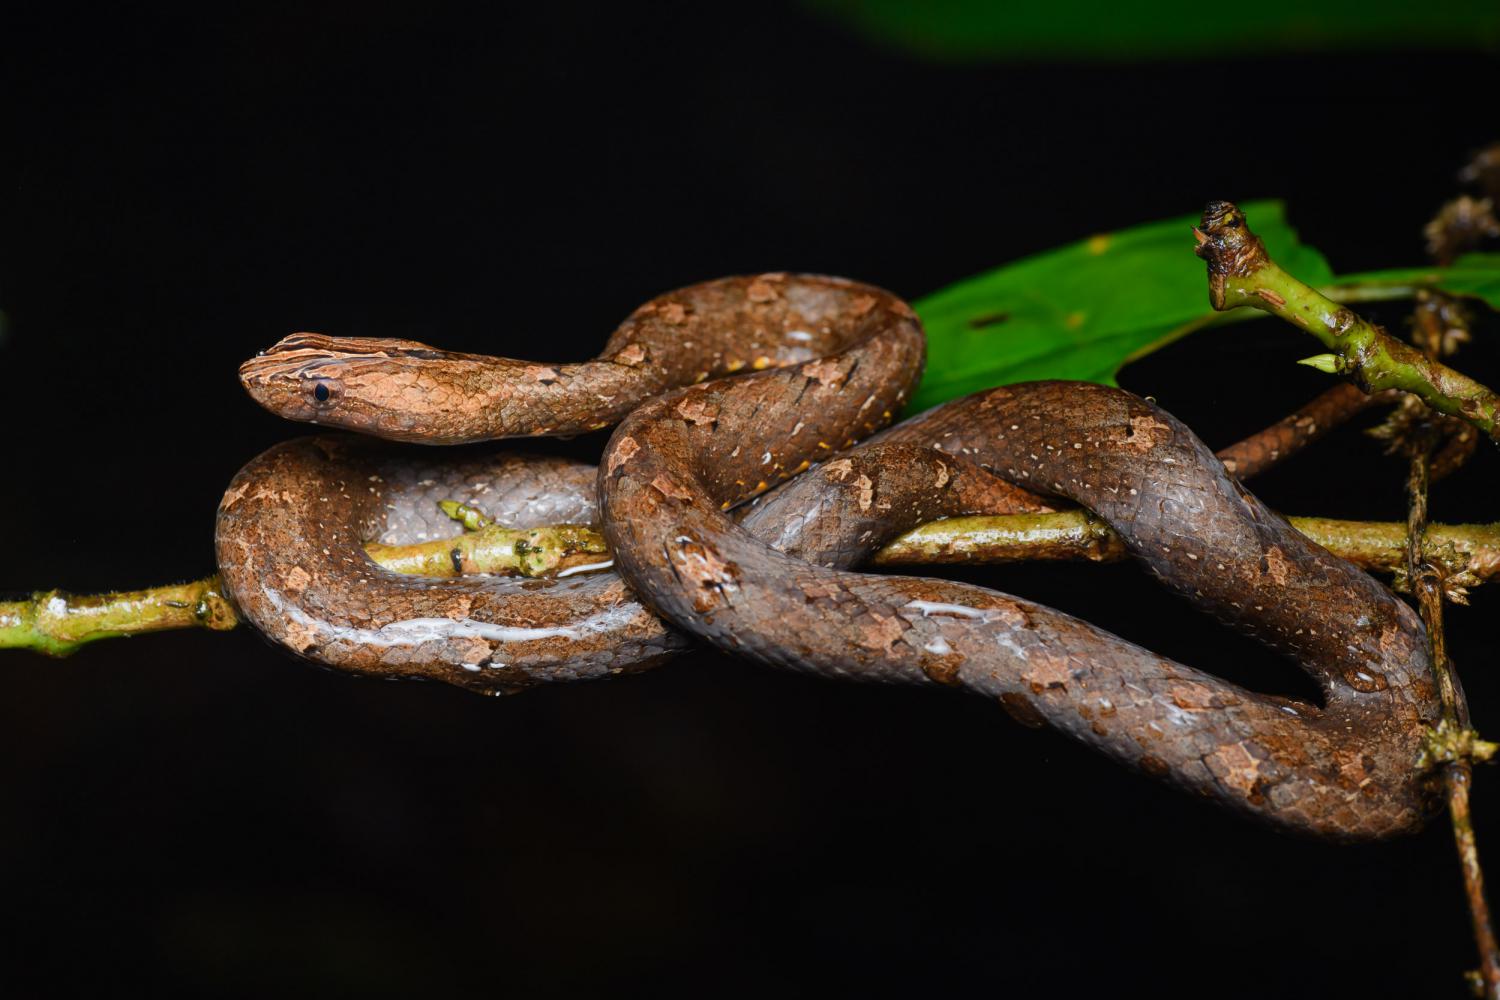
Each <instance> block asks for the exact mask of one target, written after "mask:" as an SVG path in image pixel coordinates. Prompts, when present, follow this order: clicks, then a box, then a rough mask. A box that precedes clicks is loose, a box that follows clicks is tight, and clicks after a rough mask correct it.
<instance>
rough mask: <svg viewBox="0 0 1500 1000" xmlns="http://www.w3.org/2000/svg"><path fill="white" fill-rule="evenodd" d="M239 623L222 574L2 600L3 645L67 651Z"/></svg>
mask: <svg viewBox="0 0 1500 1000" xmlns="http://www.w3.org/2000/svg"><path fill="white" fill-rule="evenodd" d="M237 624H239V614H238V613H237V612H236V611H235V608H234V605H233V604H231V603H230V602H229V599H228V598H226V597H225V596H224V593H223V588H222V586H221V585H220V583H219V578H218V577H217V576H211V577H208V578H207V579H205V580H195V581H194V582H192V583H178V584H172V585H170V586H166V587H153V588H151V589H149V590H129V591H116V592H114V593H110V594H94V595H89V596H82V597H80V596H76V595H73V594H68V593H64V592H63V591H61V590H49V591H41V592H38V593H35V594H32V595H31V599H30V600H26V601H0V649H31V650H35V651H36V652H39V653H45V654H47V655H48V656H67V655H68V654H70V653H75V652H77V651H78V650H79V649H80V648H81V647H83V646H85V645H87V644H88V643H91V642H95V641H97V640H99V639H112V638H115V637H116V636H123V635H140V634H141V633H144V632H161V631H165V630H167V629H177V628H208V629H215V630H224V629H231V628H234V627H235V625H237Z"/></svg>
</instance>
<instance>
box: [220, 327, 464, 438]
mask: <svg viewBox="0 0 1500 1000" xmlns="http://www.w3.org/2000/svg"><path fill="white" fill-rule="evenodd" d="M473 360H474V359H473V358H472V356H470V355H465V354H455V353H451V352H448V351H440V350H437V349H435V348H433V347H429V346H428V345H426V344H423V343H420V342H418V341H415V340H393V339H385V338H373V337H325V336H322V335H320V334H316V333H294V334H292V335H291V336H290V337H286V338H284V339H282V340H281V341H280V342H278V343H277V344H276V345H275V346H273V347H271V348H270V349H269V350H265V351H262V352H261V353H260V354H257V355H256V356H255V357H253V358H251V359H250V360H249V361H246V362H245V363H244V364H243V365H241V366H240V384H242V385H243V386H244V387H245V391H246V392H248V393H250V396H251V398H252V399H254V400H255V401H256V402H257V403H259V404H260V405H261V406H263V407H265V408H266V409H268V410H270V411H271V412H272V413H275V414H276V415H278V416H281V417H285V418H286V419H288V420H299V421H303V422H305V423H312V424H318V425H320V426H325V427H336V428H341V429H343V430H350V431H358V432H359V433H362V434H372V435H375V436H377V437H383V438H389V439H391V440H396V441H422V442H425V443H454V442H456V441H461V440H473V437H471V436H469V435H468V434H465V433H463V424H464V421H463V419H462V418H463V417H464V416H465V413H464V410H465V409H466V405H465V404H466V403H467V402H468V401H467V400H466V399H465V398H463V397H462V395H461V394H457V393H453V392H449V391H443V389H444V387H443V386H442V385H441V384H438V383H437V382H436V380H434V379H433V376H432V372H433V370H434V365H433V363H434V362H440V363H442V364H441V365H440V366H439V367H440V368H441V369H443V370H445V371H457V372H459V373H461V372H462V371H463V369H465V368H466V367H468V366H469V365H470V364H471V363H472V361H473ZM455 430H456V431H458V433H457V434H456V435H455V433H454V431H455Z"/></svg>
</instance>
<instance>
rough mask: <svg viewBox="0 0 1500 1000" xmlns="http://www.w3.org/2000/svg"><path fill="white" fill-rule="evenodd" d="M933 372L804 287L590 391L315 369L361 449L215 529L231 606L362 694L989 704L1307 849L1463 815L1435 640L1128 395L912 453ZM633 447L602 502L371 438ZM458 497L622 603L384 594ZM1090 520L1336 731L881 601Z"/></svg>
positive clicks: (347, 346) (559, 470) (319, 453)
mask: <svg viewBox="0 0 1500 1000" xmlns="http://www.w3.org/2000/svg"><path fill="white" fill-rule="evenodd" d="M923 355H924V341H923V336H922V331H921V326H920V323H919V321H918V320H917V318H916V315H915V313H914V312H913V311H912V310H911V308H910V307H909V306H908V305H906V303H904V302H903V301H901V300H900V299H899V298H897V297H895V296H894V295H891V294H890V293H887V292H884V291H882V290H880V289H876V288H873V287H871V286H868V285H862V284H859V283H855V282H851V281H847V280H844V279H837V278H827V277H820V276H811V275H790V274H769V275H756V276H746V277H738V278H728V279H720V280H718V281H712V282H705V283H703V284H700V285H694V286H690V287H688V288H685V289H679V290H678V291H675V292H672V293H668V294H667V295H664V296H661V297H658V298H656V299H653V300H651V301H650V302H648V303H646V304H645V305H643V306H641V307H640V308H639V309H637V310H636V311H635V313H633V314H632V315H631V316H630V317H629V318H628V319H627V320H626V321H625V323H623V324H622V325H621V326H620V327H619V329H617V331H616V332H615V334H614V335H613V336H612V337H611V338H610V340H609V342H608V344H607V345H606V347H605V349H604V351H603V352H602V353H601V355H600V356H599V357H598V358H596V359H595V360H593V361H589V362H584V363H582V364H576V365H563V364H558V365H551V364H537V363H528V362H521V361H515V360H511V359H502V358H488V357H484V356H476V355H461V354H452V353H449V352H444V351H439V350H436V349H434V348H432V347H429V346H427V345H424V344H419V343H417V342H413V341H392V340H374V339H368V338H341V337H322V336H316V335H311V334H297V335H293V336H292V337H289V338H286V339H285V340H283V341H282V342H281V343H279V344H277V345H275V346H274V347H273V348H271V349H270V350H268V351H266V352H264V353H263V354H261V355H259V356H257V357H256V358H253V359H251V360H250V361H248V362H246V364H245V366H244V367H243V368H242V369H241V379H242V382H243V383H244V384H245V386H246V388H247V390H248V391H249V392H250V394H251V396H252V397H254V398H255V399H256V400H257V401H258V402H260V403H261V404H262V405H264V406H266V407H267V408H269V409H271V410H272V411H273V412H276V413H279V414H281V415H283V416H288V417H291V418H293V419H298V420H303V421H309V422H315V423H317V424H319V425H321V426H325V427H330V428H334V429H336V430H339V431H345V432H347V431H354V432H358V433H357V435H350V434H347V433H345V434H321V435H319V436H316V437H313V438H306V439H301V440H297V441H292V442H287V443H284V444H282V445H278V446H276V447H273V448H272V449H270V450H269V451H268V452H266V453H265V454H263V455H262V456H260V457H258V458H257V459H255V460H253V461H252V462H251V463H250V464H249V465H247V466H246V467H245V468H244V469H243V470H241V472H240V473H239V474H238V475H237V476H236V477H235V479H234V481H233V482H231V484H230V487H229V489H228V491H227V492H226V494H225V497H224V500H223V501H222V502H221V505H220V510H219V515H218V520H217V528H216V548H217V555H218V560H219V565H220V570H221V574H222V576H223V580H224V583H225V586H226V588H227V590H228V592H229V594H230V596H231V597H232V599H233V600H235V602H236V603H237V604H238V606H239V607H240V608H241V609H242V611H244V612H245V614H246V616H247V617H248V618H249V619H250V620H251V621H252V622H253V623H254V624H255V625H256V626H257V627H258V628H259V629H260V630H261V631H262V632H263V633H265V634H267V635H268V636H269V637H271V638H272V639H273V641H276V642H278V643H280V644H281V645H283V646H285V647H287V648H289V649H291V650H292V651H294V652H295V653H297V654H298V655H301V656H303V657H306V658H309V659H313V660H315V661H317V662H321V663H324V664H326V665H329V666H334V667H338V668H341V669H346V670H351V671H354V672H358V673H366V674H373V675H377V676H386V677H420V678H430V679H439V680H445V681H449V682H450V683H455V684H459V685H461V686H464V687H468V688H471V689H475V690H480V691H484V692H487V693H504V692H508V691H513V690H517V689H520V688H524V687H527V686H529V685H532V684H537V683H544V682H550V681H570V680H582V679H589V678H595V677H603V676H608V675H612V674H619V673H626V672H631V671H634V670H639V669H645V668H646V667H649V666H650V665H652V664H654V663H656V662H659V661H660V660H662V659H664V658H665V657H667V656H670V655H672V654H673V653H676V652H678V651H680V650H682V649H684V648H687V646H688V645H690V644H692V643H694V642H705V643H708V644H710V645H712V646H714V647H717V648H719V649H722V650H725V651H727V652H729V653H731V654H733V655H736V656H740V657H746V658H749V659H751V660H754V661H758V662H762V663H765V664H768V665H772V666H775V667H780V668H784V669H792V670H799V671H804V672H808V673H812V674H815V675H818V676H822V677H829V678H836V679H852V680H862V681H876V682H892V683H905V684H917V685H936V686H940V687H951V688H957V689H963V690H966V691H969V692H972V693H975V694H978V695H981V696H984V697H988V698H992V699H994V700H995V701H996V702H998V704H999V705H1000V707H1002V708H1003V709H1004V710H1005V711H1006V712H1007V713H1008V714H1009V715H1010V716H1011V717H1012V718H1014V719H1016V720H1017V721H1018V722H1021V723H1022V724H1025V725H1028V726H1050V727H1052V728H1053V729H1056V730H1058V731H1060V732H1062V733H1064V734H1066V735H1067V736H1069V737H1071V738H1073V739H1076V740H1078V741H1080V742H1082V743H1084V744H1086V745H1089V746H1091V747H1093V748H1094V749H1096V750H1098V751H1100V752H1101V753H1103V754H1104V755H1106V756H1108V757H1110V758H1112V759H1114V760H1116V761H1118V762H1120V763H1122V764H1124V765H1126V766H1128V767H1131V768H1133V769H1135V770H1137V771H1139V772H1141V773H1144V774H1146V775H1148V776H1151V777H1154V778H1157V779H1159V780H1162V781H1164V782H1166V783H1168V784H1171V785H1174V786H1176V787H1178V788H1181V789H1183V790H1185V791H1187V792H1190V793H1192V794H1195V795H1198V796H1201V797H1203V798H1205V799H1209V800H1211V801H1214V802H1216V803H1218V804H1219V805H1221V806H1224V807H1227V808H1229V809H1231V810H1233V811H1236V812H1239V813H1241V814H1244V815H1247V816H1249V817H1252V818H1254V819H1256V820H1258V821H1260V822H1263V823H1266V824H1269V825H1271V826H1273V827H1277V828H1280V829H1283V830H1287V831H1291V832H1295V833H1300V834H1305V835H1311V836H1316V837H1321V838H1327V839H1333V840H1341V841H1354V840H1370V839H1378V838H1384V837H1389V836H1393V835H1397V834H1401V833H1407V832H1411V831H1414V830H1416V829H1418V828H1420V827H1421V826H1422V825H1423V824H1424V822H1425V821H1426V819H1427V817H1428V816H1429V815H1430V814H1431V812H1432V809H1433V805H1434V801H1435V795H1434V793H1435V786H1436V782H1435V779H1434V778H1433V776H1432V774H1431V773H1430V772H1429V771H1427V770H1425V769H1424V768H1423V767H1422V766H1421V765H1420V759H1421V756H1422V747H1423V739H1424V734H1425V733H1426V732H1427V731H1428V727H1430V726H1432V725H1434V724H1435V723H1436V722H1437V720H1438V718H1439V716H1440V712H1441V707H1440V703H1439V697H1438V694H1437V690H1436V686H1435V683H1434V681H1433V675H1432V671H1431V667H1430V662H1429V657H1428V651H1427V641H1426V635H1425V631H1424V629H1423V626H1422V624H1421V621H1420V619H1419V618H1418V617H1417V615H1416V614H1415V613H1414V612H1413V611H1412V610H1411V608H1410V607H1408V606H1407V605H1406V604H1405V603H1404V602H1402V601H1401V600H1400V599H1399V598H1397V597H1396V596H1395V595H1394V594H1392V593H1391V592H1390V591H1389V590H1388V589H1387V588H1385V587H1384V586H1383V585H1381V584H1380V583H1379V582H1378V581H1376V580H1374V579H1373V578H1371V577H1370V576H1368V575H1367V574H1365V573H1363V572H1361V571H1360V570H1358V569H1357V568H1355V567H1353V566H1352V565H1350V564H1349V563H1347V562H1345V561H1343V560H1341V559H1339V558H1337V557H1335V556H1333V555H1331V554H1330V553H1328V552H1327V551H1325V550H1323V549H1322V548H1320V547H1318V546H1317V545H1315V544H1314V543H1312V542H1310V541H1309V540H1307V539H1305V538H1304V537H1303V536H1301V535H1300V534H1298V533H1297V532H1296V531H1295V530H1294V529H1292V528H1291V527H1290V526H1289V525H1288V524H1287V523H1286V521H1285V520H1284V519H1282V518H1281V517H1280V516H1279V515H1277V514H1276V513H1274V512H1273V511H1271V510H1270V509H1269V508H1267V507H1266V506H1265V505H1264V504H1262V503H1261V502H1260V501H1259V500H1258V499H1257V498H1255V496H1254V495H1253V494H1251V493H1250V492H1249V491H1248V490H1247V489H1246V488H1245V487H1244V486H1243V485H1242V483H1241V481H1240V480H1241V478H1243V477H1244V476H1245V475H1246V474H1247V470H1246V469H1244V468H1241V469H1240V470H1239V475H1236V474H1235V473H1232V472H1231V471H1230V470H1229V469H1228V468H1226V465H1225V462H1224V461H1222V460H1221V459H1220V458H1218V457H1215V455H1214V454H1213V452H1211V451H1210V450H1209V449H1208V448H1207V446H1206V445H1204V444H1203V443H1202V442H1201V441H1200V440H1199V439H1198V438H1197V437H1196V436H1195V435H1194V434H1193V433H1192V431H1191V430H1189V429H1188V428H1187V427H1186V426H1185V425H1183V424H1182V423H1181V422H1180V421H1178V420H1177V419H1176V418H1175V417H1173V416H1171V415H1170V414H1169V413H1167V412H1166V411H1165V410H1163V409H1162V408H1160V407H1159V406H1157V405H1156V404H1155V403H1154V402H1152V401H1150V400H1147V399H1142V398H1140V397H1137V396H1135V395H1133V394H1131V393H1128V392H1125V391H1124V390H1121V389H1117V388H1113V387H1107V386H1102V385H1097V384H1092V383H1079V382H1055V381H1054V382H1035V383H1023V384H1019V385H1012V386H1003V387H999V388H995V389H992V390H988V391H985V392H981V393H978V394H975V395H973V396H970V397H966V398H964V399H961V400H956V401H954V402H951V403H947V404H944V405H942V406H939V407H937V408H936V409H933V410H930V411H928V412H927V413H925V414H921V415H918V416H917V417H915V418H912V419H910V420H907V421H905V422H903V423H901V424H898V425H896V426H894V427H890V426H888V425H889V424H890V423H891V421H892V417H893V414H894V413H896V412H899V410H900V409H901V408H902V406H903V405H904V403H905V401H906V399H907V397H908V396H909V394H910V392H911V391H912V388H913V387H914V385H915V383H916V380H917V378H918V377H919V374H920V371H921V367H922V363H923ZM728 376H733V377H728ZM610 423H618V426H617V427H616V428H615V430H614V432H613V434H612V435H611V437H610V438H609V442H608V444H607V445H606V446H605V449H604V453H603V456H602V460H601V462H600V464H599V465H598V467H597V470H595V469H591V468H590V467H588V466H587V465H584V464H582V463H573V462H568V461H565V460H561V459H556V458H537V457H520V456H516V455H509V454H502V455H489V454H478V455H475V454H471V453H469V452H466V451H461V452H460V453H457V454H455V453H447V454H444V455H442V456H441V457H438V456H437V455H435V454H434V453H433V452H431V451H427V450H422V449H417V450H416V451H415V452H413V450H412V449H410V448H402V447H398V446H394V445H390V444H385V443H382V442H380V441H376V440H371V437H370V436H371V435H373V436H376V437H384V438H388V439H392V440H394V441H397V442H405V443H408V444H409V443H412V442H420V443H450V444H451V443H464V442H473V441H476V440H483V439H489V438H499V437H516V436H534V435H548V434H552V435H563V434H573V433H579V432H581V431H584V430H593V429H598V428H599V427H600V426H601V425H604V426H607V425H609V424H610ZM861 441H862V443H861ZM1254 460H1255V456H1254V455H1249V454H1241V455H1240V456H1239V457H1238V458H1237V459H1236V460H1235V461H1234V464H1236V465H1239V464H1240V463H1253V461H1254ZM447 498H452V499H461V500H464V501H465V502H469V503H472V504H474V505H477V506H479V507H481V508H483V509H484V510H485V511H486V512H487V513H488V514H489V515H490V516H491V517H492V518H494V519H495V520H496V521H497V522H498V523H502V524H509V525H512V526H517V527H522V526H528V525H533V524H539V523H547V522H556V521H568V520H590V521H597V522H598V523H599V524H601V525H602V530H603V532H604V534H605V536H606V537H607V539H608V541H609V544H610V549H611V552H612V554H613V558H614V568H613V571H611V572H601V573H590V574H580V575H577V576H572V577H568V578H556V579H539V580H524V581H518V580H514V579H508V578H491V577H476V576H468V577H458V578H453V579H444V580H435V579H425V578H416V577H404V576H400V575H397V574H390V573H386V572H384V571H383V570H381V569H380V568H379V567H376V566H375V565H374V564H373V563H372V562H370V560H369V559H368V557H367V556H366V555H365V553H364V551H363V544H364V543H365V542H366V541H370V540H381V541H385V542H388V543H401V542H403V541H411V540H416V539H419V538H422V537H443V536H444V535H445V534H447V535H451V534H453V533H454V532H455V528H454V526H452V525H451V523H450V524H448V525H445V524H444V523H443V522H444V520H445V518H444V516H443V515H441V514H440V513H438V511H437V507H436V504H435V503H434V501H435V500H436V499H447ZM1060 503H1072V504H1077V505H1079V506H1082V507H1084V508H1085V509H1087V510H1089V511H1090V512H1091V513H1092V515H1093V516H1096V517H1098V518H1100V519H1101V520H1103V521H1104V522H1106V523H1108V524H1109V525H1110V526H1111V527H1112V528H1114V529H1115V531H1116V532H1117V533H1118V534H1119V535H1120V536H1121V537H1122V538H1123V539H1124V541H1125V544H1126V546H1127V547H1128V548H1129V550H1130V551H1131V553H1132V554H1133V555H1134V556H1135V557H1136V558H1137V559H1138V560H1139V562H1140V563H1141V564H1142V565H1143V566H1144V567H1145V568H1146V569H1147V571H1148V572H1149V573H1151V574H1152V575H1154V576H1155V577H1157V578H1158V579H1159V580H1161V581H1162V583H1163V584H1164V585H1165V586H1167V587H1168V588H1170V589H1172V590H1173V591H1175V592H1177V593H1178V594H1180V595H1181V596H1182V597H1184V598H1186V599H1187V601H1188V602H1190V603H1191V604H1193V605H1194V606H1196V607H1198V608H1200V609H1202V610H1204V611H1206V612H1208V613H1210V614H1212V615H1214V616H1216V617H1218V618H1219V619H1221V620H1222V621H1225V622H1226V623H1228V624H1230V625H1231V626H1233V627H1236V628H1238V629H1240V630H1242V631H1244V632H1246V633H1248V634H1250V635H1252V636H1255V637H1256V638H1258V639H1260V640H1261V641H1263V642H1264V643H1266V644H1267V645H1269V646H1270V647H1271V648H1272V649H1274V650H1276V651H1278V652H1280V653H1283V654H1285V655H1287V656H1289V657H1290V658H1291V659H1293V660H1294V661H1295V662H1296V663H1297V664H1298V665H1299V667H1300V668H1301V669H1302V670H1303V671H1304V672H1305V673H1306V674H1307V675H1308V676H1309V677H1310V678H1312V680H1313V681H1314V682H1315V683H1316V684H1317V686H1318V689H1319V691H1320V697H1319V698H1317V699H1294V698H1286V697H1282V696H1277V695H1270V694H1261V693H1258V692H1255V691H1252V690H1249V689H1247V688H1244V687H1242V686H1239V685H1235V684H1232V683H1230V682H1228V681H1225V680H1222V679H1220V678H1218V677H1216V676H1214V675H1213V674H1212V673H1211V672H1209V671H1207V670H1202V669H1198V668H1195V667H1191V666H1187V665H1184V664H1179V663H1176V662H1173V661H1172V660H1170V659H1168V658H1166V657H1163V656H1161V655H1159V654H1156V653H1153V652H1151V651H1150V650H1147V649H1144V648H1142V647H1140V646H1138V645H1136V644H1133V643H1130V642H1128V641H1126V640H1123V639H1121V638H1119V637H1117V636H1114V635H1111V634H1110V633H1108V632H1105V631H1104V630H1102V629H1100V628H1098V627H1096V626H1093V625H1091V624H1089V623H1088V622H1085V621H1082V620H1080V619H1077V618H1074V617H1072V616H1069V615H1066V614H1064V613H1062V612H1059V611H1056V610H1053V609H1050V608H1047V607H1045V606H1042V605H1039V604H1036V603H1034V602H1030V601H1026V600H1024V599H1021V598H1017V597H1014V596H1011V595H1007V594H1003V593H1000V592H998V591H994V590H990V589H987V588H983V587H979V586H975V585H972V584H967V583H961V582H956V581H951V580H937V579H926V578H919V577H910V576H892V575H884V574H874V573H869V572H861V571H859V570H858V568H857V567H858V566H859V564H860V563H861V562H862V561H863V560H864V559H866V558H867V557H868V556H869V555H870V554H871V553H873V552H874V551H876V550H877V549H878V548H879V547H880V546H881V545H883V544H884V543H885V542H887V541H889V540H891V539H892V538H894V537H895V536H897V535H899V534H900V533H902V532H903V531H905V530H908V529H909V528H911V527H914V526H916V525H918V524H921V523H925V522H928V521H931V520H934V519H938V518H942V517H948V516H956V515H960V514H972V513H994V512H1007V511H1015V510H1027V509H1029V510H1046V509H1051V508H1049V507H1048V506H1047V505H1049V504H1060ZM1460 697H1461V696H1460Z"/></svg>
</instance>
